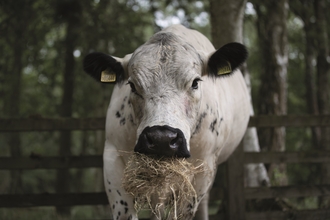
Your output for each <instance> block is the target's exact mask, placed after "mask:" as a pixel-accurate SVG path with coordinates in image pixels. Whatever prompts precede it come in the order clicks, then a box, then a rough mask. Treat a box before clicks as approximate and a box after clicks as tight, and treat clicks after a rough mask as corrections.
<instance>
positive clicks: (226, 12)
mask: <svg viewBox="0 0 330 220" xmlns="http://www.w3.org/2000/svg"><path fill="white" fill-rule="evenodd" d="M224 5H226V7H224ZM245 5H246V0H236V1H231V0H221V1H217V0H211V1H210V10H211V12H210V13H211V25H212V39H213V44H214V45H215V47H216V48H219V47H221V46H222V45H224V44H226V43H230V42H241V43H242V42H243V18H244V10H245ZM219 14H221V16H219ZM242 73H243V74H244V78H245V82H246V84H247V86H248V88H249V92H250V97H251V87H250V85H251V82H250V74H249V72H248V70H247V67H246V65H245V66H244V67H243V68H242ZM251 115H254V111H253V106H252V98H251ZM243 142H244V143H243V145H244V150H245V151H255V152H259V151H260V147H259V143H258V135H257V132H256V128H248V129H247V131H246V133H245V135H244V139H243ZM244 176H245V181H244V182H245V186H248V187H253V186H261V185H269V178H268V176H267V172H266V169H265V166H264V165H263V164H247V165H245V173H244Z"/></svg>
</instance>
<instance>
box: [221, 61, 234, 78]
mask: <svg viewBox="0 0 330 220" xmlns="http://www.w3.org/2000/svg"><path fill="white" fill-rule="evenodd" d="M227 64H228V65H227V66H224V67H221V68H220V69H219V70H218V76H219V75H223V74H227V73H231V72H232V69H231V65H230V63H229V62H228V61H227Z"/></svg>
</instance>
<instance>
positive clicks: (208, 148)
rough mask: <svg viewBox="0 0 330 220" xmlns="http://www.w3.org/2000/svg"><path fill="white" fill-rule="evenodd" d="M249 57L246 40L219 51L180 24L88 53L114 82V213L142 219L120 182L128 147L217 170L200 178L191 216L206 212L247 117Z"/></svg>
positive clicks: (109, 167)
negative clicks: (123, 49)
mask: <svg viewBox="0 0 330 220" xmlns="http://www.w3.org/2000/svg"><path fill="white" fill-rule="evenodd" d="M246 58H247V51H246V49H245V47H244V46H243V45H241V44H239V43H230V44H227V45H224V46H223V47H221V48H220V49H218V50H215V48H214V47H213V46H212V44H211V43H210V41H209V40H208V39H207V38H206V37H205V36H204V35H202V34H201V33H199V32H197V31H194V30H190V29H187V28H185V27H183V26H181V25H174V26H171V27H168V28H166V29H164V30H162V31H160V32H158V33H156V34H155V35H154V36H152V37H151V38H150V39H149V41H147V42H146V43H145V44H143V45H142V46H140V47H139V48H138V49H136V50H135V52H134V53H133V54H130V55H126V56H125V57H124V58H123V59H120V58H115V57H111V56H108V55H105V54H102V53H91V54H89V55H87V56H86V58H85V60H84V70H85V71H86V72H87V73H88V74H90V75H91V76H93V77H94V78H96V79H97V80H98V81H102V82H110V83H111V82H112V83H116V86H115V88H114V90H113V94H112V97H111V102H110V105H109V108H108V112H107V119H106V141H105V148H104V154H103V160H104V180H105V188H106V192H107V196H108V199H109V203H110V207H111V209H112V213H113V219H125V220H126V219H138V217H137V213H136V211H135V210H134V207H133V205H134V204H133V203H134V202H133V198H132V196H131V195H129V194H128V193H126V192H125V190H124V189H123V187H122V176H123V170H124V169H125V165H126V163H127V160H128V156H129V155H126V154H123V153H121V152H127V151H128V152H133V151H135V152H140V153H143V154H158V155H163V156H168V157H185V158H188V160H195V159H199V160H203V161H204V163H205V164H207V165H208V167H209V168H210V171H209V172H210V173H211V175H210V173H208V174H207V175H206V174H203V173H201V174H198V176H196V177H195V181H194V183H193V184H194V188H195V190H196V193H197V195H198V198H197V204H196V205H195V207H192V208H191V210H190V211H191V213H192V214H191V215H190V216H188V217H187V219H192V218H193V216H194V215H195V218H196V219H208V194H209V191H210V188H211V186H212V183H213V180H214V177H215V174H216V171H217V166H218V164H219V163H221V162H224V161H225V160H226V159H227V158H228V157H229V156H230V154H231V153H232V152H233V151H234V150H235V148H236V146H237V145H238V144H239V142H240V141H241V139H242V137H243V135H244V132H245V130H246V128H247V124H248V120H249V115H250V106H249V95H248V90H247V88H246V85H245V82H244V79H243V77H242V74H241V72H240V71H239V69H237V68H238V67H239V65H240V64H242V63H243V62H244V61H245V60H246ZM178 211H180V210H178ZM196 211H197V212H196ZM195 212H196V214H195Z"/></svg>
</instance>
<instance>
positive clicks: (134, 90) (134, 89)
mask: <svg viewBox="0 0 330 220" xmlns="http://www.w3.org/2000/svg"><path fill="white" fill-rule="evenodd" d="M127 84H129V86H130V87H131V91H132V92H133V93H136V88H135V85H134V83H132V82H128V83H127Z"/></svg>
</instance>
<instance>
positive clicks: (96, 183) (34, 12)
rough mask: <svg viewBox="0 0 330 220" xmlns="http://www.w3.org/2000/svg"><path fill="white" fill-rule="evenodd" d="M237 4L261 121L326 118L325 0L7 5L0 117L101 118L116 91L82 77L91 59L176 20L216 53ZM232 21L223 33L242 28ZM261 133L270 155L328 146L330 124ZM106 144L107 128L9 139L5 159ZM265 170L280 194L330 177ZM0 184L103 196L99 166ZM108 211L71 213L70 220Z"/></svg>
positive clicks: (3, 146) (2, 152)
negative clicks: (241, 8)
mask: <svg viewBox="0 0 330 220" xmlns="http://www.w3.org/2000/svg"><path fill="white" fill-rule="evenodd" d="M233 2H236V3H239V4H241V5H242V4H243V6H244V23H243V30H244V31H243V43H244V44H245V45H246V46H247V48H248V50H249V54H250V56H249V59H248V61H247V65H246V66H245V69H246V68H247V69H246V70H248V72H249V73H250V77H251V85H252V86H251V87H252V98H253V104H254V111H255V114H256V115H286V114H299V115H301V114H329V111H330V98H329V97H330V86H329V75H330V53H329V40H328V36H329V34H330V27H329V25H328V24H329V23H330V14H329V13H326V9H328V8H330V1H329V0H278V1H277V0H276V1H275V0H274V1H261V0H253V1H246V0H235V1H230V0H219V1H216V0H174V1H169V0H165V1H163V0H162V1H161V0H127V1H125V0H118V1H112V0H109V1H108V0H90V1H88V0H82V1H79V0H48V1H44V0H20V1H10V0H0V51H1V52H2V56H1V57H0V117H1V118H29V117H32V118H33V117H37V118H40V117H75V118H85V117H104V116H105V112H106V109H107V106H108V103H109V99H110V96H111V91H112V88H113V87H112V86H111V85H110V86H109V85H104V84H99V83H97V82H95V81H94V80H93V79H91V78H90V77H89V76H88V75H86V74H84V73H83V70H82V60H83V58H84V56H85V55H87V54H88V53H90V52H93V51H100V52H104V53H107V54H111V55H114V56H117V57H123V56H124V55H125V54H128V53H132V52H133V51H134V50H135V49H136V48H137V47H138V46H139V45H141V44H143V43H144V42H145V41H146V40H148V38H149V37H150V36H151V35H152V34H153V33H154V32H156V31H159V30H161V29H162V28H164V27H166V26H168V25H170V24H174V23H181V24H183V25H185V26H187V27H190V28H193V29H196V30H199V31H200V32H202V33H203V34H205V35H206V36H207V37H208V38H209V39H211V41H212V42H213V43H214V44H215V45H216V47H220V46H221V45H218V43H217V40H218V39H212V36H216V33H215V30H216V29H217V28H216V27H215V26H216V25H217V23H216V21H215V20H216V18H217V19H221V16H222V12H223V11H227V12H228V11H229V12H230V11H233V12H235V11H236V10H238V9H237V8H235V6H233V5H234V4H233ZM216 10H219V11H218V13H217V11H216ZM222 23H223V22H222ZM226 25H228V26H226ZM226 25H224V27H223V29H224V30H226V28H227V30H229V29H230V28H231V25H234V24H230V23H228V24H226ZM219 35H221V33H220V34H218V36H219ZM219 37H220V36H219ZM258 135H259V143H260V147H261V150H263V151H268V150H275V151H284V150H285V151H310V150H329V146H330V144H329V142H330V140H329V139H330V134H329V129H326V128H317V127H316V128H294V129H290V128H288V129H284V128H279V129H259V130H258ZM103 143H104V132H102V131H93V132H92V131H74V132H25V133H1V134H0V157H9V156H11V157H23V156H26V157H28V156H31V155H32V156H33V155H42V156H56V155H62V156H66V155H95V154H98V155H100V154H102V151H103ZM267 169H268V171H269V176H270V177H271V185H273V186H274V185H293V184H295V185H297V184H329V181H330V168H329V165H316V164H312V165H302V164H290V165H287V166H285V165H283V166H279V167H275V168H272V166H267ZM0 176H1V178H0V193H1V194H9V193H10V194H15V193H53V192H92V191H103V181H102V173H101V171H100V169H88V170H74V169H72V170H70V171H57V170H33V171H0ZM294 205H296V206H297V207H300V208H318V207H324V206H325V207H329V202H324V201H323V200H319V199H318V198H309V199H304V200H297V201H295V202H294ZM102 210H103V208H102ZM57 211H59V212H65V210H62V211H61V210H57ZM67 211H68V210H67ZM107 212H108V211H106V210H103V211H100V207H98V208H95V207H89V208H79V207H76V208H73V209H71V210H69V213H71V216H72V218H79V217H81V216H84V218H87V217H88V216H90V217H95V216H96V215H97V216H100V217H102V216H103V215H104V216H107V215H108V213H107ZM20 213H24V214H20ZM40 213H42V215H43V216H48V217H49V218H50V219H51V218H52V217H54V216H56V211H55V209H54V208H35V209H29V210H23V209H19V211H18V212H17V211H15V209H10V210H8V209H0V218H1V219H10V218H13V219H14V218H15V216H16V215H22V216H23V215H25V216H28V217H27V219H29V218H30V217H31V216H38V215H40ZM16 217H17V216H16ZM43 219H45V218H43Z"/></svg>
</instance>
